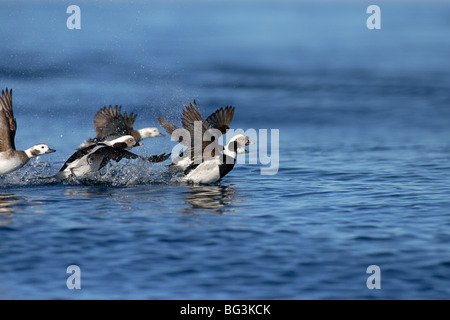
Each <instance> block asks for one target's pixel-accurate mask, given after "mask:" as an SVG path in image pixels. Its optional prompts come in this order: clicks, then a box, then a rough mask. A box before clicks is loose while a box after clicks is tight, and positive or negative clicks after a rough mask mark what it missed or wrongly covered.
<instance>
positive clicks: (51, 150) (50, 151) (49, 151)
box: [45, 149, 56, 153]
mask: <svg viewBox="0 0 450 320" xmlns="http://www.w3.org/2000/svg"><path fill="white" fill-rule="evenodd" d="M53 152H56V150H55V149H48V150H47V151H46V152H45V153H53Z"/></svg>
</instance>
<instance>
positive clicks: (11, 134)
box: [0, 88, 55, 175]
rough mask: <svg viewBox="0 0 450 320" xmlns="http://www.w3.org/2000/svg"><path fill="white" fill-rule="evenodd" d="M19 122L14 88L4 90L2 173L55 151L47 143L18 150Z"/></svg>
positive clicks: (1, 103)
mask: <svg viewBox="0 0 450 320" xmlns="http://www.w3.org/2000/svg"><path fill="white" fill-rule="evenodd" d="M16 129H17V123H16V119H15V118H14V113H13V106H12V89H11V90H9V91H8V88H6V91H4V90H2V96H1V97H0V175H3V174H6V173H9V172H12V171H15V170H17V169H20V168H22V167H23V166H24V165H25V164H26V163H27V162H28V161H30V159H31V158H33V157H37V156H40V155H42V154H46V153H52V152H55V150H53V149H50V148H49V147H48V146H47V145H46V144H36V145H34V146H32V147H31V148H29V149H27V150H25V151H18V150H16V146H15V142H14V138H15V135H16Z"/></svg>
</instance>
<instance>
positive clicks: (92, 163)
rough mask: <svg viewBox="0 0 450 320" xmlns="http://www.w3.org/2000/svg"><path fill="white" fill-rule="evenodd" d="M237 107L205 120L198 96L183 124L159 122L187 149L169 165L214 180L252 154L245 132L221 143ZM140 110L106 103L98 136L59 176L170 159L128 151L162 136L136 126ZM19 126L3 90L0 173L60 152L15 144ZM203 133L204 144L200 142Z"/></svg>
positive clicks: (196, 179)
mask: <svg viewBox="0 0 450 320" xmlns="http://www.w3.org/2000/svg"><path fill="white" fill-rule="evenodd" d="M234 110H235V109H234V107H229V106H227V107H226V108H220V109H218V110H216V111H215V112H214V113H213V114H211V115H210V116H209V117H207V118H206V120H204V119H203V117H202V115H201V114H200V111H199V109H198V107H197V104H196V102H195V100H194V102H193V103H191V104H189V106H185V108H184V110H183V117H182V118H181V124H182V128H181V127H178V126H176V125H174V124H172V123H170V122H168V121H167V120H166V119H165V118H163V117H159V118H158V121H159V123H160V125H161V127H163V128H164V129H165V130H166V132H167V133H168V134H169V135H170V136H171V137H172V139H173V140H176V141H178V142H179V143H181V144H182V145H183V146H184V147H186V149H185V150H184V151H182V152H181V153H180V154H179V155H178V156H177V157H176V158H174V159H173V161H172V163H171V164H170V165H169V168H170V170H175V171H176V172H180V173H181V174H182V179H181V181H184V182H188V183H195V184H210V183H214V182H217V181H220V180H221V179H222V178H223V177H224V176H225V175H227V174H228V173H229V172H230V171H231V170H232V169H233V167H234V165H235V163H236V156H237V154H239V153H247V152H248V151H247V150H246V149H245V146H248V145H250V144H253V142H251V141H250V140H249V139H248V137H246V136H245V135H242V134H238V135H235V136H234V137H232V138H231V140H230V141H229V142H228V143H227V144H226V145H225V146H222V145H219V144H218V137H219V136H220V135H222V134H225V133H226V132H227V131H228V129H229V125H230V122H231V120H232V119H233V115H234ZM136 117H137V114H134V113H131V114H129V115H128V114H127V113H126V112H125V113H123V114H122V113H121V107H120V106H115V107H112V106H109V107H108V108H107V107H103V108H102V109H100V111H98V112H97V114H96V115H95V117H94V128H95V133H96V137H95V138H92V139H89V140H87V141H85V142H84V143H83V144H81V145H80V146H79V147H78V148H77V150H76V151H75V153H74V154H72V156H70V157H69V159H67V161H66V162H65V163H64V165H63V166H62V167H61V169H60V170H59V172H58V173H56V175H55V176H54V177H55V178H57V179H59V180H69V179H72V178H75V177H82V176H84V175H86V174H88V173H92V172H97V171H99V170H100V169H102V168H103V167H105V166H106V165H107V164H108V163H109V162H110V161H111V160H113V161H116V162H119V161H120V160H121V159H123V158H126V159H142V160H145V161H149V162H163V161H166V160H167V159H168V158H169V157H170V155H171V154H165V153H163V154H160V155H154V156H149V157H143V156H139V155H137V154H135V153H132V152H130V151H129V150H130V149H131V148H133V147H137V146H140V145H142V143H141V142H140V141H141V140H143V139H147V138H153V137H159V136H163V134H161V133H160V132H159V130H158V128H155V127H149V128H143V129H139V130H135V129H134V128H133V125H134V122H135V120H136ZM16 129H17V123H16V119H15V118H14V113H13V105H12V90H8V89H6V90H2V95H1V97H0V175H4V174H7V173H10V172H13V171H15V170H18V169H20V168H22V167H23V166H24V165H25V164H27V163H28V161H30V159H31V158H33V157H37V156H40V155H43V154H47V153H53V152H55V150H54V149H51V148H50V147H49V146H47V145H46V144H36V145H34V146H32V147H31V148H29V149H27V150H24V151H19V150H16V147H15V134H16ZM198 137H200V139H201V140H200V143H198V139H199V138H198Z"/></svg>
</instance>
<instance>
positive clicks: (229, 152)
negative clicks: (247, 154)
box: [181, 134, 254, 184]
mask: <svg viewBox="0 0 450 320" xmlns="http://www.w3.org/2000/svg"><path fill="white" fill-rule="evenodd" d="M252 144H254V142H252V141H250V140H249V139H248V137H247V136H245V135H243V134H238V135H236V136H234V137H232V138H231V139H230V141H229V142H228V144H227V145H226V146H225V147H223V149H222V152H220V153H219V154H218V155H215V156H213V157H211V158H210V159H206V160H203V161H202V162H201V163H199V164H197V163H195V162H192V163H191V164H190V165H189V166H188V167H187V168H186V170H184V177H183V178H182V179H181V181H183V182H188V183H191V184H211V183H215V182H219V181H220V180H221V179H222V178H223V177H225V176H226V175H227V174H228V173H229V172H230V171H231V170H233V168H234V165H235V164H236V157H237V154H238V153H240V152H239V150H241V149H243V148H245V146H248V145H252Z"/></svg>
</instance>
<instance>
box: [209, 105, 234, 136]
mask: <svg viewBox="0 0 450 320" xmlns="http://www.w3.org/2000/svg"><path fill="white" fill-rule="evenodd" d="M233 115H234V107H233V106H226V107H225V109H224V108H220V109H218V110H217V111H216V112H214V113H213V114H211V115H210V116H209V117H208V118H206V123H207V124H208V125H209V126H210V127H211V128H214V129H218V130H219V131H220V132H222V134H225V133H226V132H227V131H228V129H230V123H231V120H233Z"/></svg>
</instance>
